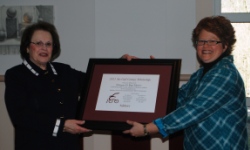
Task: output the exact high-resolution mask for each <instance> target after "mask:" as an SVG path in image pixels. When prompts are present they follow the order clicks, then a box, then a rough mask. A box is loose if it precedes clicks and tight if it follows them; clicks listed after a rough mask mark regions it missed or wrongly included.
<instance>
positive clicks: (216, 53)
mask: <svg viewBox="0 0 250 150" xmlns="http://www.w3.org/2000/svg"><path fill="white" fill-rule="evenodd" d="M199 40H204V41H208V40H214V41H220V39H219V38H218V37H217V36H216V35H215V34H213V33H211V32H208V31H206V30H202V31H201V32H200V35H199ZM226 49H227V46H226V45H225V46H224V48H223V45H222V43H218V44H216V45H213V46H209V45H208V44H207V43H205V44H204V45H201V46H199V45H197V46H196V50H197V55H198V57H199V59H200V60H201V61H202V62H203V63H211V62H213V61H215V60H216V59H218V58H219V57H220V56H221V55H222V53H223V52H225V51H226Z"/></svg>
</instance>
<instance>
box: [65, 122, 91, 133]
mask: <svg viewBox="0 0 250 150" xmlns="http://www.w3.org/2000/svg"><path fill="white" fill-rule="evenodd" d="M84 123H85V121H83V120H75V119H68V120H66V121H65V123H64V128H63V132H68V133H71V134H80V133H86V132H91V131H92V130H90V129H87V128H84V127H82V126H81V125H83V124H84Z"/></svg>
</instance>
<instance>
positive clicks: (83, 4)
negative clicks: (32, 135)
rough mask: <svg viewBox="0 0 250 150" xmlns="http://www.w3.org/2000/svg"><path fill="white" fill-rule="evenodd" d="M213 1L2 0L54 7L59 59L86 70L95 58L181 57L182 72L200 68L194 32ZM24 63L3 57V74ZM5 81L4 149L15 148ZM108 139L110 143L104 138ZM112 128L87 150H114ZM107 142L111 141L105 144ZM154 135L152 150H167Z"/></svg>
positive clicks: (0, 91) (0, 148) (0, 139)
mask: <svg viewBox="0 0 250 150" xmlns="http://www.w3.org/2000/svg"><path fill="white" fill-rule="evenodd" d="M211 3H212V0H211V1H207V0H185V1H183V0H70V1H68V0H60V1H53V0H21V1H20V0H11V1H10V0H1V5H5V6H8V5H15V6H16V5H54V11H55V25H56V27H57V29H58V32H59V34H60V38H61V45H62V54H61V56H60V58H58V59H57V60H56V61H60V62H64V63H67V64H70V65H71V66H72V67H74V68H76V69H79V70H82V71H85V70H86V67H87V63H88V59H89V58H90V57H106V58H118V57H120V56H121V55H122V54H125V53H130V54H133V55H136V56H138V57H141V58H147V57H148V56H149V55H151V54H153V55H154V56H155V57H157V58H181V59H182V70H181V73H182V74H191V73H192V72H194V71H195V70H196V57H195V51H194V49H193V47H192V43H191V32H192V29H193V28H194V27H195V25H196V22H197V19H200V18H202V17H204V16H206V15H207V14H208V15H212V14H213V12H212V10H213V7H212V4H211ZM19 63H21V59H20V58H19V56H12V55H11V56H8V55H4V56H3V55H0V64H1V65H0V75H2V74H4V72H5V70H6V69H7V68H10V67H11V66H14V65H16V64H19ZM3 96H4V83H3V82H0V111H1V112H0V120H1V121H0V150H5V149H8V150H11V149H13V127H12V125H11V123H10V121H9V118H8V115H7V112H6V108H5V104H4V97H3ZM103 141H105V142H103ZM110 142H111V137H110V134H109V132H105V133H103V134H94V135H93V136H89V137H86V138H84V148H85V150H99V149H103V150H110V149H111V147H110V144H109V143H110ZM105 143H106V144H105ZM167 147H168V141H162V139H160V138H158V137H155V138H153V139H152V140H151V149H152V150H166V149H168V148H167Z"/></svg>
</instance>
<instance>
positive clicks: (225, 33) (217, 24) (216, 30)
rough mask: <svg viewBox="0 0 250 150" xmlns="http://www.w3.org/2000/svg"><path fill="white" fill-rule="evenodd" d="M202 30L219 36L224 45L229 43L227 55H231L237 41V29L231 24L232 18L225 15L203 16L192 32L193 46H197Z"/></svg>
mask: <svg viewBox="0 0 250 150" xmlns="http://www.w3.org/2000/svg"><path fill="white" fill-rule="evenodd" d="M202 30H206V31H208V32H211V33H213V34H215V35H216V36H218V37H219V38H220V40H221V42H222V45H223V47H224V46H225V45H227V49H226V51H225V55H226V56H227V55H230V54H231V53H232V51H233V45H234V43H235V42H236V39H235V31H234V28H233V26H232V25H231V22H230V20H228V19H227V18H225V17H224V16H212V17H206V18H203V19H202V20H201V21H200V22H199V23H198V24H197V26H196V27H195V28H194V30H193V33H192V42H193V46H194V47H195V48H196V41H197V40H198V38H199V35H200V33H201V31H202Z"/></svg>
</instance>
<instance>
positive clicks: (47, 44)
mask: <svg viewBox="0 0 250 150" xmlns="http://www.w3.org/2000/svg"><path fill="white" fill-rule="evenodd" d="M30 43H32V44H35V45H36V46H37V47H40V48H42V47H43V46H45V47H46V48H51V47H52V46H54V45H53V43H51V42H47V43H43V42H41V41H40V42H30Z"/></svg>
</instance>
